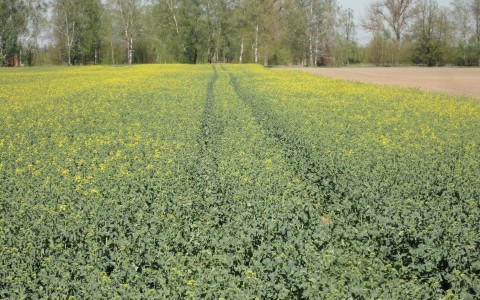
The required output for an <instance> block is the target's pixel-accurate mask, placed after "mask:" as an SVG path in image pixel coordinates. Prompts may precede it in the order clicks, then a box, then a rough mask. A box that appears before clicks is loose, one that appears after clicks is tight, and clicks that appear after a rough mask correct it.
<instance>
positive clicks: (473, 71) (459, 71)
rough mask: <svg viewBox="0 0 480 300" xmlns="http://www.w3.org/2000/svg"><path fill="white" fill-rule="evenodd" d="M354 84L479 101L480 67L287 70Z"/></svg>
mask: <svg viewBox="0 0 480 300" xmlns="http://www.w3.org/2000/svg"><path fill="white" fill-rule="evenodd" d="M288 69H293V70H301V71H305V72H310V73H312V74H317V75H325V76H329V77H336V78H343V79H348V80H354V81H361V82H368V83H376V84H385V85H399V86H407V87H418V88H421V89H424V90H434V91H444V92H447V93H450V94H454V95H462V96H473V97H477V98H479V99H480V68H421V67H410V68H288Z"/></svg>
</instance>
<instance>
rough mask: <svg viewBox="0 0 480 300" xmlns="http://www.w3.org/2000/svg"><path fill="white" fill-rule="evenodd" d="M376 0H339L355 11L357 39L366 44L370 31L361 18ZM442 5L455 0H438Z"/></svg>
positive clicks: (341, 3) (344, 5)
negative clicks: (366, 28) (361, 21)
mask: <svg viewBox="0 0 480 300" xmlns="http://www.w3.org/2000/svg"><path fill="white" fill-rule="evenodd" d="M373 1H374V0H337V2H338V3H339V4H340V5H341V6H342V7H343V8H351V9H353V11H354V13H355V23H356V25H357V39H358V41H359V42H360V44H364V43H366V42H367V41H368V40H369V36H368V33H366V32H364V31H363V30H362V28H361V27H360V20H361V18H362V17H363V16H364V15H365V8H366V7H367V6H368V5H369V4H370V3H372V2H373ZM437 1H438V4H439V5H441V6H449V5H450V2H452V1H454V0H437Z"/></svg>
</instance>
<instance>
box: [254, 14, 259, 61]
mask: <svg viewBox="0 0 480 300" xmlns="http://www.w3.org/2000/svg"><path fill="white" fill-rule="evenodd" d="M254 52H255V63H256V64H257V63H258V24H257V26H255V51H254Z"/></svg>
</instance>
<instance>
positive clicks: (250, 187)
mask: <svg viewBox="0 0 480 300" xmlns="http://www.w3.org/2000/svg"><path fill="white" fill-rule="evenodd" d="M0 76H1V78H2V80H1V81H0V107H1V108H2V109H1V110H0V227H1V229H0V298H11V299H17V298H20V299H38V298H46V299H90V298H105V299H110V298H127V299H130V298H132V299H476V298H478V297H480V279H479V276H480V251H479V250H478V249H480V151H479V144H480V107H479V105H478V103H476V102H472V101H468V99H461V98H453V97H449V96H447V95H444V94H439V93H426V92H420V91H418V90H414V89H403V88H386V87H379V86H374V85H366V84H359V83H349V82H345V81H340V80H334V79H327V78H321V77H314V76H311V75H307V74H303V73H298V72H290V71H278V70H265V69H263V68H261V67H258V66H251V65H247V66H235V65H213V66H210V65H203V66H182V65H167V66H159V65H156V66H154V65H151V66H134V67H89V68H60V67H51V68H32V69H19V70H1V71H0Z"/></svg>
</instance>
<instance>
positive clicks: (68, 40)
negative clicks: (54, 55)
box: [52, 0, 81, 66]
mask: <svg viewBox="0 0 480 300" xmlns="http://www.w3.org/2000/svg"><path fill="white" fill-rule="evenodd" d="M52 6H53V18H54V24H55V31H56V33H57V34H58V35H59V37H58V41H59V42H60V44H63V46H64V48H65V50H66V59H67V64H68V65H69V66H70V65H73V64H75V61H74V56H75V48H74V46H75V40H76V39H77V36H78V30H79V28H78V27H79V23H80V21H79V11H80V8H81V2H80V1H77V0H56V1H54V3H53V5H52Z"/></svg>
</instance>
